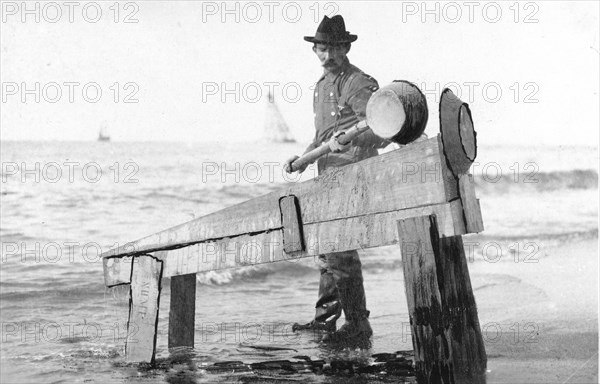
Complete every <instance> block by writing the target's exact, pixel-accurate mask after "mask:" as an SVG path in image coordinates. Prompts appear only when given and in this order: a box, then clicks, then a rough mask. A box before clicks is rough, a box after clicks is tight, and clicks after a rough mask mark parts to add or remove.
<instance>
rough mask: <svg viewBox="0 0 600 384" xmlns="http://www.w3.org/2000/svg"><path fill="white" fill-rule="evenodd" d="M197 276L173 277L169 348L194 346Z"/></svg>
mask: <svg viewBox="0 0 600 384" xmlns="http://www.w3.org/2000/svg"><path fill="white" fill-rule="evenodd" d="M195 315H196V274H195V273H193V274H189V275H181V276H173V277H171V310H170V312H169V348H174V347H193V346H194V319H195Z"/></svg>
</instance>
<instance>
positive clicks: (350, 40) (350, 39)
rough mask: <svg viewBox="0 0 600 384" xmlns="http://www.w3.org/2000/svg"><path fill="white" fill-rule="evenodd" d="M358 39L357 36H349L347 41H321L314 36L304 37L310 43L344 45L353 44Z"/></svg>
mask: <svg viewBox="0 0 600 384" xmlns="http://www.w3.org/2000/svg"><path fill="white" fill-rule="evenodd" d="M356 39H358V36H357V35H352V34H349V35H348V38H346V39H341V40H335V39H319V38H317V37H314V36H304V40H306V41H308V42H309V43H321V44H344V43H353V42H355V41H356Z"/></svg>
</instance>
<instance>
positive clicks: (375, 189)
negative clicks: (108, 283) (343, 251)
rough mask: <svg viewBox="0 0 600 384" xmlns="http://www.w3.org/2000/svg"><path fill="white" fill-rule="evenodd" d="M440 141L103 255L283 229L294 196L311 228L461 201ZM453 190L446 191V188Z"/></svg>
mask: <svg viewBox="0 0 600 384" xmlns="http://www.w3.org/2000/svg"><path fill="white" fill-rule="evenodd" d="M448 174H450V171H449V170H448V169H447V166H446V161H445V159H444V157H443V148H442V143H441V139H440V137H439V136H438V137H433V138H431V139H429V140H425V141H422V142H418V143H413V144H411V145H408V146H406V147H403V148H400V149H398V150H396V151H391V152H388V153H386V154H383V155H380V156H375V157H372V158H369V159H365V160H363V161H361V162H358V163H354V164H350V165H347V166H345V167H341V168H337V169H333V170H331V171H330V172H328V173H325V174H323V175H321V176H319V177H317V178H315V179H312V180H308V181H305V182H303V183H298V184H293V185H291V186H290V187H288V188H284V189H282V190H281V191H277V192H273V193H270V194H268V195H265V196H261V197H258V198H256V199H252V200H249V201H246V202H244V203H241V204H238V205H235V206H232V207H229V208H226V209H224V210H221V211H218V212H215V213H213V214H210V215H207V216H203V217H200V218H198V219H195V220H192V221H190V222H187V223H184V224H181V225H178V226H176V227H173V228H170V229H167V230H165V231H161V232H158V233H156V234H154V235H151V236H147V237H145V238H143V239H140V240H137V241H134V242H131V243H128V244H126V245H124V246H122V247H119V248H116V249H112V250H110V251H108V252H105V253H104V254H102V256H103V257H111V256H124V255H129V256H131V255H136V254H141V253H148V252H155V251H160V250H165V249H174V248H178V247H185V246H187V245H190V244H194V243H198V242H201V241H208V240H215V239H221V238H225V237H232V236H239V235H243V234H248V233H257V232H263V231H264V232H266V231H270V230H274V229H281V228H282V222H281V215H280V213H279V199H280V198H281V197H284V196H289V195H294V196H296V197H297V199H298V203H299V206H300V207H301V208H302V209H301V221H302V223H304V225H306V224H311V223H317V222H323V221H330V220H338V219H342V218H346V217H354V216H361V215H367V214H372V213H381V212H389V211H393V210H400V209H408V208H414V207H418V206H423V205H430V204H440V203H445V202H448V201H451V200H453V199H455V198H456V197H458V195H457V190H456V187H455V186H454V185H453V183H454V184H455V183H456V181H455V180H454V179H452V178H449V177H448ZM448 183H450V184H452V185H446V184H448Z"/></svg>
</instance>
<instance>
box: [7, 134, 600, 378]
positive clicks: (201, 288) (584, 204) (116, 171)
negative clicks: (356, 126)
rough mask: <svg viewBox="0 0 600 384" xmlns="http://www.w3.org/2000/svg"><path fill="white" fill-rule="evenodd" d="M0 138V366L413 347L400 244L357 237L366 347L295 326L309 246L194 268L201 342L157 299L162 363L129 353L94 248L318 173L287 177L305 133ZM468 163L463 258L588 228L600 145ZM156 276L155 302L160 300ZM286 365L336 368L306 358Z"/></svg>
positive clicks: (163, 371) (490, 156)
mask: <svg viewBox="0 0 600 384" xmlns="http://www.w3.org/2000/svg"><path fill="white" fill-rule="evenodd" d="M0 149H1V159H2V170H1V171H2V174H1V175H0V176H1V177H2V182H1V189H0V192H1V208H0V209H1V215H0V237H1V243H2V249H1V251H2V255H1V257H2V259H1V264H0V322H1V324H2V335H1V336H2V342H1V346H0V354H1V356H0V363H1V375H2V376H1V378H2V382H7V383H13V382H21V383H30V382H52V383H60V382H65V383H70V382H98V383H108V382H110V383H112V382H118V383H123V382H144V383H146V382H170V383H173V382H186V383H188V382H198V383H204V382H206V383H212V382H229V381H239V382H245V381H244V380H247V379H245V377H246V376H245V375H247V372H246V373H244V372H241V373H240V372H233V373H232V372H223V371H221V372H216V371H214V370H213V371H211V370H210V369H207V367H209V366H211V364H214V363H216V362H223V361H242V362H244V363H254V362H260V361H268V360H282V359H291V358H293V357H294V356H298V355H303V356H309V357H311V358H312V359H313V360H315V359H324V360H326V361H329V360H331V359H333V358H340V357H343V358H348V359H358V360H365V361H367V360H369V358H370V357H369V356H370V355H371V354H373V353H382V352H394V351H399V350H410V349H412V345H411V339H410V335H409V334H408V335H407V333H406V332H405V331H406V329H405V328H406V326H407V324H408V315H407V310H406V300H405V297H404V293H403V280H402V265H401V260H400V255H399V250H398V249H397V247H396V246H390V247H383V248H377V249H369V250H365V251H363V252H362V253H361V255H362V256H361V258H362V262H363V271H364V277H365V287H366V291H367V300H368V303H369V308H370V309H371V312H372V314H371V323H372V326H373V329H374V331H375V335H374V337H373V346H372V348H371V349H369V350H353V351H332V350H328V349H327V348H326V347H324V346H323V345H321V344H319V343H318V342H317V340H316V339H315V337H313V335H305V334H301V335H297V334H294V333H293V332H291V328H290V327H291V324H292V323H293V322H297V321H303V322H304V321H308V320H309V319H310V317H311V316H312V308H313V306H314V301H315V299H316V294H317V289H318V271H317V266H316V264H315V263H314V261H313V260H312V259H303V260H301V261H298V262H294V263H291V262H290V263H288V262H282V263H275V264H269V265H262V266H254V267H247V268H242V269H237V270H232V271H221V272H212V273H207V274H198V276H197V280H198V282H197V284H198V288H197V303H196V345H195V349H194V350H193V351H183V350H182V351H171V353H169V351H168V350H167V346H166V343H167V326H168V321H167V316H168V315H167V313H166V312H167V311H164V310H163V311H162V312H160V321H159V335H158V342H157V362H158V364H157V365H156V366H154V367H147V366H144V365H138V364H126V363H125V362H124V339H125V337H126V324H127V316H128V303H129V302H128V300H129V299H128V288H127V287H123V286H121V287H115V288H110V289H109V288H105V287H104V283H103V270H102V262H101V260H100V259H99V257H98V255H99V254H100V253H101V252H103V251H106V250H108V249H110V248H112V247H113V246H115V245H118V244H124V243H126V242H128V241H131V240H135V239H138V238H140V237H143V236H146V235H149V234H151V233H154V232H157V231H160V230H163V229H166V228H168V227H170V226H173V225H176V224H180V223H182V222H185V221H189V220H191V219H193V218H194V217H199V216H202V215H205V214H208V213H211V212H214V211H216V210H219V209H221V208H225V207H228V206H230V205H233V204H237V203H240V202H243V201H245V200H248V199H251V198H253V197H257V196H260V195H263V194H266V193H269V192H271V191H273V190H277V189H279V188H282V187H283V186H284V185H285V184H286V183H293V182H298V181H302V180H306V179H309V178H311V177H313V176H314V175H315V171H314V169H311V168H309V169H308V170H307V171H306V172H305V174H303V175H302V177H301V178H299V179H295V178H292V179H290V178H286V177H285V175H284V173H283V172H282V168H281V165H280V163H281V162H282V161H283V160H284V159H286V158H287V157H289V156H290V155H292V154H297V153H301V152H302V150H303V149H304V145H302V144H265V143H259V142H256V143H209V144H207V143H171V142H165V143H142V142H140V143H119V142H109V143H98V142H2V143H1V147H0ZM472 173H473V174H474V177H475V180H476V183H477V194H478V197H479V198H480V202H481V209H482V214H483V218H484V223H485V231H484V232H483V233H482V234H479V235H469V236H465V237H464V240H465V243H469V244H471V245H473V248H472V249H473V252H472V253H469V262H470V263H481V262H486V261H489V260H490V259H494V260H495V261H499V262H512V261H514V259H515V258H530V259H535V258H537V257H540V255H541V254H543V249H544V248H545V247H550V246H553V245H556V244H560V243H561V242H564V241H567V240H568V241H577V240H578V239H587V238H596V237H597V234H598V224H597V219H598V198H597V197H598V149H597V148H593V147H539V148H536V147H486V146H481V147H480V148H479V154H478V158H477V163H476V164H474V166H473V168H472ZM486 244H487V245H489V244H494V246H493V247H492V248H493V252H492V253H490V249H491V248H490V247H489V246H486ZM165 280H166V281H164V282H163V287H164V289H163V293H162V296H161V303H160V304H161V308H168V307H169V288H168V287H169V284H168V279H165ZM474 284H475V283H474ZM475 285H476V284H475ZM224 371H226V370H224ZM280 379H281V377H280ZM288 379H289V380H292V381H293V380H296V381H301V382H344V380H343V379H340V378H337V377H335V376H327V375H315V374H306V373H304V374H298V373H295V374H293V375H289V376H287V377H286V380H288ZM274 380H275V379H274ZM336 380H337V381H336ZM275 381H278V380H275Z"/></svg>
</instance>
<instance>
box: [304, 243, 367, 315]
mask: <svg viewBox="0 0 600 384" xmlns="http://www.w3.org/2000/svg"><path fill="white" fill-rule="evenodd" d="M319 266H320V272H321V278H320V281H319V297H318V299H317V303H316V305H315V320H316V321H319V322H324V323H329V322H335V321H336V320H337V319H338V318H339V317H340V316H341V314H342V309H343V311H344V315H345V317H346V321H353V320H355V319H362V318H367V317H368V316H369V311H367V303H366V296H365V290H364V286H363V276H362V264H361V262H360V258H359V256H358V252H357V251H345V252H336V253H329V254H325V255H320V256H319Z"/></svg>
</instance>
